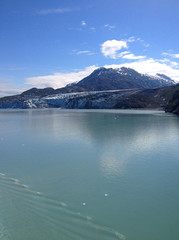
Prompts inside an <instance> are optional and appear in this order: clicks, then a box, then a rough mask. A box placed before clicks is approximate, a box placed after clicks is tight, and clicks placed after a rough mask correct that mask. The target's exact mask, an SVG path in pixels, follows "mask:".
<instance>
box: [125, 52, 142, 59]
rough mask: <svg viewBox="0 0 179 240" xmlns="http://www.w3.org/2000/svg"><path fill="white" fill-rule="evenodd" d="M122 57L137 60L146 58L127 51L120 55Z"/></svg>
mask: <svg viewBox="0 0 179 240" xmlns="http://www.w3.org/2000/svg"><path fill="white" fill-rule="evenodd" d="M122 58H124V59H130V60H138V59H143V58H146V56H135V55H134V54H133V53H129V54H126V55H124V56H122Z"/></svg>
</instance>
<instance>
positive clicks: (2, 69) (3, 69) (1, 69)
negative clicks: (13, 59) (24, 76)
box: [0, 67, 26, 71]
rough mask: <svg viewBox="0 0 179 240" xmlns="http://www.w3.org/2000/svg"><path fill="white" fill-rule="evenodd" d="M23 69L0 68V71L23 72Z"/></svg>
mask: <svg viewBox="0 0 179 240" xmlns="http://www.w3.org/2000/svg"><path fill="white" fill-rule="evenodd" d="M25 69H26V68H25V67H7V68H6V67H0V71H23V70H25Z"/></svg>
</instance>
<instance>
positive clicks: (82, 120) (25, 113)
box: [0, 109, 179, 240]
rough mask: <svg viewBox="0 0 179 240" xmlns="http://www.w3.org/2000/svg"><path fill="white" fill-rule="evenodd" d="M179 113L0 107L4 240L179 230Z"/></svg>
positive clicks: (171, 234) (131, 237) (104, 238)
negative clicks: (1, 108)
mask: <svg viewBox="0 0 179 240" xmlns="http://www.w3.org/2000/svg"><path fill="white" fill-rule="evenodd" d="M178 223H179V117H177V116H175V115H172V114H166V113H164V112H161V111H137V110H136V111H132V110H100V111H99V110H93V111H91V110H86V111H83V110H54V109H51V110H12V111H9V110H8V111H0V240H42V239H43V240H56V239H58V240H115V239H116V240H117V239H119V240H120V239H121V240H177V239H179V228H178Z"/></svg>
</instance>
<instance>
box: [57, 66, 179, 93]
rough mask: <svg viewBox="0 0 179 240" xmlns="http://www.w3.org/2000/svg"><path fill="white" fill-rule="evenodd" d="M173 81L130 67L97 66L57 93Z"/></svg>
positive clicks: (164, 76) (165, 84) (132, 86)
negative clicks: (142, 72) (79, 79)
mask: <svg viewBox="0 0 179 240" xmlns="http://www.w3.org/2000/svg"><path fill="white" fill-rule="evenodd" d="M174 83H175V82H174V81H173V80H172V79H171V78H169V77H167V76H166V75H164V74H157V75H156V76H150V75H147V74H141V73H138V72H137V71H135V70H134V69H131V68H125V67H122V68H116V69H113V68H98V69H96V70H95V71H93V72H92V73H91V74H90V75H89V76H87V77H86V78H84V79H82V80H81V81H79V82H78V83H76V84H73V85H72V86H66V87H64V88H61V89H57V92H58V93H60V92H61V93H65V92H82V91H104V90H119V89H134V88H135V89H136V88H155V87H164V86H171V85H173V84H174Z"/></svg>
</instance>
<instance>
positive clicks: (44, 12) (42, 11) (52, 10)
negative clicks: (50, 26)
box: [36, 8, 79, 15]
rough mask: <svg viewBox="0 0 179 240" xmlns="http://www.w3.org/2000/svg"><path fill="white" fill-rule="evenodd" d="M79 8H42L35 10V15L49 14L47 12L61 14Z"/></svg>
mask: <svg viewBox="0 0 179 240" xmlns="http://www.w3.org/2000/svg"><path fill="white" fill-rule="evenodd" d="M77 10H79V8H50V9H42V10H38V11H36V14H37V15H49V14H63V13H68V12H73V11H77Z"/></svg>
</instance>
